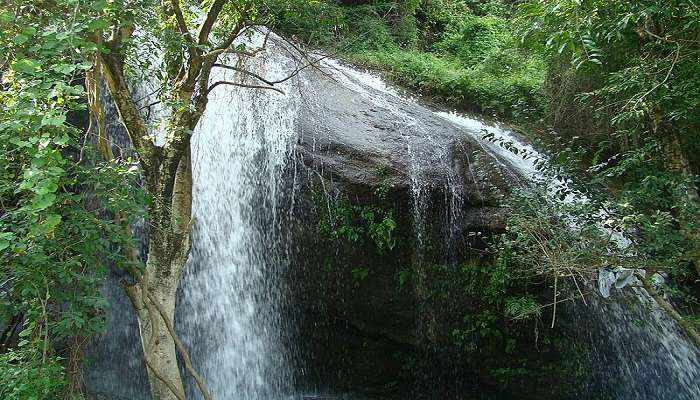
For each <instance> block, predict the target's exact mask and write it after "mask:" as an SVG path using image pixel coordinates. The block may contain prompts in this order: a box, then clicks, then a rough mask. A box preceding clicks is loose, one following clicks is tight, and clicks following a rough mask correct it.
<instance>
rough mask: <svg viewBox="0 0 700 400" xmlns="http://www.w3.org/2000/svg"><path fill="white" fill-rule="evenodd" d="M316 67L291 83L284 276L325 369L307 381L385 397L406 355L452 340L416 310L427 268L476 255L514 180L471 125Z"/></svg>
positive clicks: (407, 371) (405, 370)
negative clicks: (293, 134)
mask: <svg viewBox="0 0 700 400" xmlns="http://www.w3.org/2000/svg"><path fill="white" fill-rule="evenodd" d="M323 70H324V73H325V75H324V74H322V73H320V72H317V71H315V72H313V74H309V75H305V76H303V77H302V78H301V79H300V80H299V83H300V91H301V94H302V98H303V99H304V101H303V102H302V105H301V107H300V110H299V113H300V118H299V138H298V142H297V145H296V149H295V153H296V157H297V163H296V164H295V165H296V167H295V170H297V169H299V170H302V171H305V173H304V174H299V176H297V177H295V178H294V179H295V181H298V182H297V187H296V189H295V193H296V196H298V198H300V199H301V201H300V202H299V203H298V204H297V205H296V208H297V210H299V213H298V215H297V223H298V224H299V226H298V228H297V231H296V232H297V233H296V239H295V241H296V242H297V243H300V245H299V247H300V250H299V252H298V254H297V256H296V258H297V262H296V263H295V264H296V265H297V267H298V268H297V270H296V271H295V273H296V274H297V275H296V276H294V277H292V278H291V280H292V281H294V282H304V283H305V284H304V285H300V286H302V287H301V288H300V289H299V290H300V292H301V293H302V294H299V295H298V298H299V299H300V303H301V304H302V305H303V306H304V307H303V309H304V312H303V313H302V315H303V317H302V321H303V324H302V326H303V328H302V332H303V334H304V336H305V337H306V339H307V340H308V338H312V340H311V341H310V342H311V343H312V345H311V349H310V351H308V353H310V354H312V360H311V361H309V363H310V364H311V365H315V366H319V365H320V366H324V367H323V370H321V371H318V370H315V369H312V371H313V372H312V375H314V374H315V375H317V376H316V379H317V380H319V381H322V382H324V383H326V384H328V383H329V382H328V380H329V376H330V375H333V377H334V378H336V379H337V381H338V382H336V384H340V385H343V384H344V385H345V386H350V387H354V388H365V389H366V390H368V391H369V392H379V393H381V392H387V393H392V391H394V390H395V389H396V388H394V387H392V385H397V384H398V382H399V381H401V380H402V379H403V380H405V379H408V380H412V381H414V382H415V376H414V375H415V373H416V371H415V370H416V369H417V367H415V368H414V366H413V365H412V363H413V364H415V363H417V362H420V363H425V360H426V357H424V356H423V355H418V354H423V353H426V352H430V351H432V350H433V349H434V348H437V347H441V346H443V345H444V344H445V343H446V342H449V341H450V340H449V336H450V334H451V333H450V330H449V329H451V328H450V326H449V324H448V323H446V321H441V322H436V321H437V320H438V319H440V317H438V316H437V315H438V314H441V313H442V311H438V312H433V311H435V310H430V309H426V306H425V304H426V302H425V300H426V297H427V296H429V295H430V293H424V292H428V291H429V289H428V288H429V286H430V282H426V281H430V280H431V277H430V272H428V271H427V270H428V269H429V268H431V267H432V266H434V265H439V264H440V265H448V264H449V265H453V267H454V268H459V266H458V265H460V264H461V263H465V262H479V261H480V260H481V259H483V256H484V254H483V250H484V247H485V242H484V239H485V238H487V237H488V236H490V235H493V234H498V233H500V232H502V231H503V229H504V221H503V218H502V216H501V214H500V209H499V202H500V200H501V199H502V197H503V196H504V195H505V194H506V193H508V191H509V189H510V187H511V186H515V185H518V184H519V182H520V181H519V179H518V176H517V174H515V173H513V172H511V171H509V170H508V169H507V167H506V165H507V164H506V163H505V162H503V161H502V160H498V159H497V158H494V157H493V156H492V155H490V154H488V153H487V152H486V151H484V149H483V148H482V145H481V144H480V142H479V141H478V140H477V138H479V137H480V136H481V135H482V134H483V133H482V132H481V131H480V130H479V129H474V130H466V129H465V128H460V127H457V126H455V125H452V124H451V123H450V122H448V121H447V120H445V119H443V118H441V117H440V116H439V115H437V114H435V113H434V112H433V111H431V110H430V109H428V108H427V107H425V106H423V105H421V104H420V103H419V102H418V101H414V100H407V99H406V98H404V97H400V96H399V94H398V93H396V92H395V91H394V90H393V89H391V88H389V87H386V86H384V84H383V83H381V82H380V81H378V80H377V78H374V77H372V76H370V75H368V74H364V73H361V72H358V71H355V70H352V69H349V68H347V67H345V66H342V65H340V64H337V63H334V62H329V63H326V64H325V65H324V66H323ZM477 126H479V125H478V124H477ZM300 165H301V167H302V168H299V166H300ZM369 215H371V217H370V216H369ZM387 220H389V221H387ZM382 222H386V224H384V225H382ZM387 226H390V227H391V228H390V229H389V230H390V232H389V233H388V236H390V237H391V238H390V239H387V237H386V236H387V232H386V229H385V230H384V231H382V229H384V228H386V227H387ZM378 231H379V232H378ZM382 232H383V234H384V237H382ZM387 241H390V242H391V243H392V246H387V245H386V243H385V242H387ZM453 286H454V285H453ZM445 290H451V291H454V292H455V293H457V292H458V291H459V288H457V287H451V288H447V289H445ZM446 314H449V313H446ZM458 315H460V314H459V312H455V313H454V316H458ZM454 316H452V317H454ZM452 317H450V318H452ZM431 320H432V322H431ZM416 358H420V359H421V360H422V361H420V360H418V361H417V360H416ZM438 358H439V357H438ZM443 361H444V360H443ZM443 367H444V368H445V369H449V368H452V367H454V365H452V366H450V365H444V366H443ZM470 383H471V382H467V383H466V384H470ZM438 396H440V395H438Z"/></svg>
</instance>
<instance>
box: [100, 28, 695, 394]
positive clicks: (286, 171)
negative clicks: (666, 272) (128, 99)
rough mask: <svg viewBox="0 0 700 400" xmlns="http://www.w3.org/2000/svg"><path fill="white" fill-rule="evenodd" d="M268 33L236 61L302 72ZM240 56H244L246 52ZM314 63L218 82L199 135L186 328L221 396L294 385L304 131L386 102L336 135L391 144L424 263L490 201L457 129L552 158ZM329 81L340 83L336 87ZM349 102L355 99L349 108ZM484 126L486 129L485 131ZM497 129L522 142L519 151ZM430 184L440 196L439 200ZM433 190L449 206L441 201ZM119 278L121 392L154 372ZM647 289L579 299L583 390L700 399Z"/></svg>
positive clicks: (514, 172)
mask: <svg viewBox="0 0 700 400" xmlns="http://www.w3.org/2000/svg"><path fill="white" fill-rule="evenodd" d="M272 39H273V40H270V41H269V42H268V43H267V45H268V48H267V49H266V50H265V51H263V52H261V54H259V55H258V56H257V57H255V58H250V59H247V60H246V61H245V65H243V66H242V67H244V68H245V69H247V70H249V71H251V72H254V73H255V74H257V75H260V76H264V77H265V78H267V79H269V80H276V79H281V78H284V77H286V76H288V75H289V74H290V73H292V72H293V71H295V69H296V68H298V67H299V65H300V64H299V62H300V61H299V57H298V54H295V51H294V50H291V49H290V48H288V47H287V46H286V45H285V44H284V42H283V41H282V40H278V39H275V38H274V37H272ZM250 41H251V45H252V47H255V46H256V45H259V44H260V43H261V41H262V35H261V34H256V35H254V37H253V38H251V39H250ZM230 61H232V63H234V64H235V62H236V61H237V60H230ZM319 68H320V69H322V70H323V71H318V70H316V69H315V68H307V69H305V70H304V71H302V72H301V73H300V74H299V75H298V76H296V77H295V78H293V79H289V80H287V81H285V82H283V83H281V84H278V85H276V87H277V88H278V89H280V90H282V91H283V92H284V93H285V94H284V95H283V94H280V93H277V92H274V91H271V90H252V89H249V88H243V87H235V86H230V85H220V86H217V87H216V89H215V90H213V91H212V92H211V94H210V100H209V103H208V106H207V110H206V112H205V114H204V116H203V117H202V119H201V121H200V123H199V125H198V126H197V128H196V130H195V132H194V134H193V139H192V160H193V216H194V224H193V247H192V252H191V255H190V259H189V261H188V264H187V267H186V270H185V274H184V276H183V279H182V282H181V286H180V293H179V297H178V304H177V310H176V313H177V315H176V329H177V330H178V332H179V333H180V335H181V337H182V339H183V341H184V343H185V345H186V347H187V348H188V349H189V352H190V355H191V357H192V361H193V363H194V365H195V367H196V369H197V370H198V371H199V372H200V373H201V374H202V375H203V377H204V379H205V381H206V382H207V384H208V386H209V388H210V390H211V392H212V396H213V398H214V399H217V400H229V399H231V400H263V399H264V400H277V399H286V398H290V397H294V396H296V395H298V393H295V387H296V386H297V385H296V384H297V382H296V380H297V379H298V375H299V374H298V373H296V371H295V368H297V360H296V359H297V358H298V357H297V356H298V355H296V354H294V351H293V350H292V349H291V348H294V347H295V346H296V344H295V343H292V344H291V345H290V344H289V342H290V340H291V337H292V334H290V332H293V331H294V329H295V326H294V323H295V321H294V315H290V313H289V312H288V311H289V309H291V308H293V306H294V305H293V304H290V303H289V302H291V301H293V300H292V299H289V296H287V295H286V294H287V286H286V285H287V283H286V281H285V276H286V274H287V272H288V271H289V270H290V269H292V268H293V267H294V266H293V265H292V263H293V262H294V258H293V257H292V256H290V254H291V253H293V250H292V247H293V239H294V238H293V237H292V236H291V235H290V234H289V233H287V230H286V228H287V227H286V226H285V224H286V222H287V220H286V218H288V217H289V216H290V215H292V214H293V211H294V206H295V204H294V196H295V193H294V188H295V186H296V184H297V183H296V171H297V169H298V168H300V167H299V166H298V165H297V163H298V161H297V160H298V158H299V157H298V155H297V154H295V151H296V149H297V148H298V146H300V145H299V144H298V143H300V142H301V141H302V140H303V139H304V138H303V137H302V136H303V135H304V134H309V135H311V134H313V135H315V136H314V138H313V143H314V144H313V149H311V152H312V153H313V154H312V155H313V156H314V157H316V156H318V157H319V158H320V157H322V154H320V153H322V152H323V151H324V150H323V149H322V148H321V147H318V148H317V147H316V140H318V141H319V142H320V143H321V142H322V139H323V136H324V135H325V134H326V133H327V132H324V131H323V130H324V129H326V128H327V129H332V128H334V127H337V126H339V125H340V126H342V125H343V124H350V123H352V121H353V120H352V118H353V113H356V112H368V113H372V112H375V111H376V112H377V113H378V114H377V115H380V116H382V117H384V118H383V119H382V120H377V121H373V123H376V124H377V125H381V129H379V130H380V131H381V132H382V133H384V134H385V135H386V137H384V138H380V139H377V138H367V137H359V136H352V137H351V135H349V134H348V135H347V136H345V137H343V138H342V139H343V140H347V142H348V143H350V144H352V145H353V146H355V147H352V149H353V150H356V149H360V151H365V152H366V153H367V154H370V155H374V154H379V155H381V156H382V157H384V158H382V159H387V160H389V161H391V162H392V163H394V164H392V165H390V167H392V168H397V169H400V170H401V173H402V174H405V175H406V177H407V180H408V182H409V186H410V196H411V197H412V199H411V200H412V213H413V229H414V235H415V244H416V246H415V247H416V249H415V251H416V253H417V254H416V259H417V260H418V261H419V262H420V259H421V257H423V253H424V252H425V251H428V250H427V247H428V246H427V243H426V242H427V240H428V238H430V237H435V235H434V232H435V229H436V228H440V229H441V232H440V234H442V235H444V236H443V237H442V239H444V240H442V242H441V243H438V244H437V245H436V246H438V248H437V249H433V250H431V251H434V252H436V253H440V254H444V257H445V260H446V262H448V261H450V260H451V259H452V258H454V257H455V256H454V255H453V254H452V253H456V252H458V249H455V247H457V245H458V244H457V243H458V242H457V240H456V237H457V236H458V234H459V227H460V226H461V223H462V219H463V218H464V216H463V215H462V213H463V211H464V209H465V203H466V202H467V201H469V202H471V203H478V202H479V200H480V196H481V194H480V193H467V192H466V191H465V179H471V180H473V181H474V182H476V181H477V175H478V173H479V171H474V170H472V163H471V160H469V161H468V162H467V165H466V166H460V165H457V164H456V163H455V161H454V153H455V152H459V151H461V150H460V149H459V148H458V149H456V150H455V148H453V147H452V146H453V144H454V143H455V138H461V137H468V138H471V139H472V140H474V141H476V143H478V146H480V147H481V149H482V150H483V152H484V153H486V154H488V155H490V156H491V162H493V163H494V164H498V165H499V166H500V167H501V168H500V170H501V171H503V172H504V173H506V174H509V178H510V181H511V182H519V183H522V185H523V186H525V185H527V184H530V183H532V182H542V181H543V180H544V179H545V177H544V175H542V174H541V173H540V171H539V169H538V168H537V166H538V163H546V162H547V159H546V157H545V156H544V155H542V154H539V153H538V152H537V151H536V150H535V149H534V148H533V147H532V146H529V145H528V144H526V143H523V142H522V141H521V140H519V139H518V138H517V137H516V136H515V135H514V134H513V133H511V132H510V131H508V130H507V129H502V128H500V127H499V126H496V125H489V124H485V123H483V122H481V121H478V120H476V119H472V118H468V117H464V116H461V115H458V114H455V113H444V112H432V111H430V110H429V109H427V108H426V107H424V106H422V105H421V102H420V101H419V100H418V99H415V98H410V97H408V96H405V95H403V94H401V93H399V92H398V91H396V90H394V89H393V88H391V87H390V86H389V85H387V84H385V83H384V82H383V80H382V79H381V78H379V77H378V76H376V75H373V74H370V73H367V72H363V71H359V70H357V69H354V68H351V67H348V66H345V65H343V64H341V63H339V62H337V61H334V60H332V59H324V60H323V61H321V62H320V63H319ZM211 80H212V82H216V81H223V80H225V81H235V82H242V83H248V84H259V83H260V82H259V81H256V80H255V78H254V77H253V76H251V75H245V74H241V73H237V72H234V71H230V70H223V69H218V68H215V70H214V71H213V73H212V77H211ZM331 86H333V87H334V88H335V89H334V90H328V88H329V87H331ZM344 102H345V103H344ZM347 104H357V105H359V106H358V107H357V109H351V110H345V109H344V108H343V107H345V106H347ZM360 106H361V107H360ZM358 110H360V111H358ZM343 113H345V114H343ZM364 118H365V120H368V119H371V118H373V116H372V115H370V116H367V115H365V117H364ZM113 120H115V119H113ZM326 121H335V122H334V123H336V125H333V123H328V122H326ZM338 121H340V122H338ZM363 122H364V121H363ZM353 128H356V129H355V130H352V129H348V132H351V133H353V134H354V133H356V132H360V131H361V130H362V129H366V128H367V126H365V125H361V124H358V125H357V126H356V127H353ZM304 129H306V130H304ZM366 130H367V131H368V132H370V134H371V133H376V132H375V131H369V130H368V129H366ZM309 132H310V133H309ZM485 134H488V135H489V136H490V137H491V138H492V140H488V139H484V136H485ZM494 139H495V140H494ZM499 141H501V142H509V143H512V145H513V146H515V148H516V149H517V150H518V152H517V154H516V153H515V152H512V151H509V150H507V149H505V148H504V147H503V146H501V145H499V144H498V142H499ZM342 144H345V143H341V145H342ZM319 146H321V144H319ZM338 147H340V146H338ZM348 147H350V146H348ZM341 150H343V149H339V148H333V149H331V148H330V146H329V148H328V149H327V151H329V152H330V151H338V152H340V151H341ZM392 152H395V153H396V154H393V153H392ZM464 152H465V153H468V152H467V151H466V149H465V150H464ZM524 155H526V157H524ZM471 156H472V155H471V154H465V157H467V158H468V157H471ZM364 172H366V171H364ZM436 182H437V183H436ZM544 182H545V183H544V184H546V185H547V187H548V188H549V190H550V191H551V192H557V191H558V190H561V189H562V188H566V187H568V184H569V183H568V182H567V180H566V179H562V180H548V181H547V180H545V181H544ZM431 185H432V186H431ZM474 186H478V185H474ZM290 188H291V189H290ZM436 194H438V195H440V196H444V198H437V199H436ZM436 205H439V206H440V207H442V208H441V209H439V210H436ZM436 216H437V217H436ZM311 251H313V249H312V250H311ZM115 282H116V279H115ZM115 282H112V284H114V283H115ZM115 288H116V286H114V285H112V286H109V288H108V290H106V291H105V293H106V294H107V296H108V297H109V298H110V299H111V304H112V308H113V309H112V310H111V311H110V314H109V320H108V325H109V326H110V330H109V333H108V335H107V336H106V337H105V339H104V340H103V342H104V343H103V347H105V348H106V350H102V353H103V354H99V355H98V356H99V357H102V358H105V360H107V359H108V360H114V361H115V362H116V363H119V365H104V364H111V363H107V362H105V361H104V360H102V361H101V363H100V367H99V368H100V369H101V371H108V372H105V373H104V376H107V377H115V378H114V380H115V382H116V381H117V380H118V379H121V380H122V382H121V385H119V384H116V383H113V382H109V384H108V385H107V384H102V386H109V388H105V389H103V391H104V392H105V393H106V392H109V391H111V392H112V393H119V395H121V396H123V397H125V398H134V399H135V398H141V396H143V397H145V396H146V395H145V394H143V393H144V392H145V391H146V390H145V389H144V390H136V389H134V390H126V389H124V388H125V387H126V386H129V385H132V386H134V387H135V386H137V384H136V381H137V380H140V383H141V386H144V385H145V383H144V382H143V379H144V376H143V375H145V374H133V373H127V372H128V371H129V369H130V368H131V369H137V368H139V367H140V366H142V361H139V360H137V358H138V357H137V356H136V355H135V354H136V353H138V351H139V350H138V344H137V343H136V342H135V340H133V338H135V337H137V336H136V335H137V332H136V327H135V321H134V320H133V315H131V314H130V313H126V312H123V311H124V310H123V309H116V307H128V305H127V304H126V302H125V301H124V296H123V294H121V292H119V291H118V290H113V289H115ZM648 300H649V297H648V296H647V295H646V294H645V293H644V292H643V290H642V289H638V290H637V291H636V292H635V293H630V294H628V295H624V293H618V295H617V296H613V298H612V299H602V298H600V299H598V298H596V299H594V300H593V299H592V301H589V304H588V306H584V305H582V304H576V305H575V306H572V307H570V311H571V314H572V321H573V323H572V326H574V328H575V329H580V331H581V332H576V333H575V334H579V333H580V334H581V335H586V336H587V337H588V340H589V342H590V344H591V346H592V348H593V349H595V351H593V352H592V353H591V354H590V355H589V356H590V357H591V362H592V365H593V366H594V367H595V368H600V369H601V370H602V371H604V374H601V376H599V377H596V379H595V381H593V382H591V384H590V385H589V387H588V388H587V389H588V390H589V392H588V393H585V394H582V396H581V397H583V398H602V397H603V396H609V395H613V396H615V397H614V398H616V399H622V400H627V399H630V400H631V399H633V398H644V399H652V398H653V399H680V400H686V399H687V400H690V399H697V398H700V388H699V387H698V385H697V384H696V383H697V382H699V381H700V365H698V359H699V357H698V356H699V355H700V354H699V353H698V350H697V349H695V347H693V345H692V344H691V343H689V342H688V340H687V339H686V338H685V337H684V336H683V334H682V332H681V331H680V330H679V329H678V328H677V326H676V325H675V323H674V322H673V321H672V320H671V319H670V318H669V317H668V316H667V315H666V314H664V313H663V312H662V311H661V310H659V309H658V307H657V306H656V305H655V304H654V303H653V302H650V301H648ZM129 311H130V310H129ZM127 314H128V315H127ZM129 315H131V317H129ZM125 320H126V321H127V322H124V321H125ZM639 321H641V323H640V322H639ZM126 338H131V339H128V340H127V339H126ZM296 347H298V346H296ZM120 348H126V349H127V350H124V354H125V356H124V357H107V356H105V355H104V353H105V352H106V353H108V354H109V353H110V352H116V351H117V350H116V349H120ZM126 355H128V356H126ZM137 361H139V362H137ZM127 364H128V365H127ZM110 368H111V369H110ZM125 371H127V372H125ZM98 375H99V374H93V375H91V377H90V381H91V382H96V381H99V380H100V376H98ZM135 375H138V377H135ZM603 375H604V376H603ZM183 376H187V374H186V373H183ZM132 379H133V381H132ZM186 379H187V380H188V382H187V390H188V395H189V397H188V398H200V396H199V394H198V393H197V391H196V388H195V386H194V385H193V383H192V382H191V381H189V380H190V378H186ZM103 380H104V378H103ZM127 380H128V381H127ZM91 385H92V386H93V387H97V386H99V384H97V383H92V384H91ZM118 386H122V388H121V389H120V388H119V387H118ZM142 389H143V388H142ZM117 397H118V395H116V394H115V395H114V397H108V398H114V399H116V398H117ZM307 398H314V397H313V396H311V395H310V397H307Z"/></svg>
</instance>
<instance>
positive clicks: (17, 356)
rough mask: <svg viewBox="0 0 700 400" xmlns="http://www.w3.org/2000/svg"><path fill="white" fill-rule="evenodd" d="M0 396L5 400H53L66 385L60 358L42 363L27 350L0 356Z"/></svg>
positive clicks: (8, 352) (10, 351)
mask: <svg viewBox="0 0 700 400" xmlns="http://www.w3.org/2000/svg"><path fill="white" fill-rule="evenodd" d="M0 365H2V367H1V368H0V397H2V398H3V399H5V400H55V399H57V398H60V397H61V394H62V392H63V390H64V389H65V386H66V379H65V372H64V368H63V366H62V365H61V363H60V359H58V358H55V357H51V358H48V359H45V360H42V358H41V357H40V356H37V355H36V354H35V353H32V352H28V351H23V350H20V351H15V350H9V351H7V352H5V353H1V354H0Z"/></svg>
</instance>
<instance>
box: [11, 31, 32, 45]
mask: <svg viewBox="0 0 700 400" xmlns="http://www.w3.org/2000/svg"><path fill="white" fill-rule="evenodd" d="M27 40H29V37H28V36H27V35H23V34H21V33H18V34H16V35H15V39H14V42H15V44H18V45H19V44H24V43H26V42H27Z"/></svg>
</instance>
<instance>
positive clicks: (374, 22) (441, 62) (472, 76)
mask: <svg viewBox="0 0 700 400" xmlns="http://www.w3.org/2000/svg"><path fill="white" fill-rule="evenodd" d="M366 3H368V4H363V5H358V6H350V7H348V6H341V5H339V4H337V3H336V2H334V1H321V2H307V3H294V5H293V6H294V7H296V8H295V9H293V10H290V9H288V8H287V9H286V10H288V12H287V13H285V12H283V10H285V8H283V7H278V8H275V7H274V6H271V7H272V8H273V10H275V11H277V12H278V13H279V18H278V21H277V24H278V26H279V29H281V30H282V31H284V32H287V33H291V34H294V35H295V36H296V37H298V38H301V39H302V40H303V41H305V42H307V43H309V44H310V45H312V46H324V47H328V48H332V49H333V50H331V51H334V52H339V55H341V57H346V58H347V59H348V60H349V61H352V62H355V63H360V64H364V65H366V66H369V67H373V68H378V69H380V70H382V71H384V72H385V73H386V74H387V75H388V76H389V77H390V78H392V79H393V80H394V81H396V82H397V83H400V84H403V85H405V86H408V87H410V88H414V89H417V90H419V91H420V92H421V93H423V94H425V95H429V96H432V97H435V98H436V99H438V100H440V101H441V102H444V103H446V104H449V105H455V106H459V107H463V108H466V109H469V110H473V111H479V112H482V113H488V114H495V115H498V116H508V117H513V118H517V119H518V120H521V121H522V122H523V123H525V121H528V120H537V119H538V118H539V117H540V116H541V114H542V111H543V104H542V102H541V96H540V94H541V88H542V82H543V80H544V69H545V68H544V62H543V59H542V58H541V57H539V56H537V55H536V54H534V53H529V52H527V51H525V50H524V49H521V48H520V47H519V46H518V43H519V38H518V37H517V36H516V35H515V33H514V32H512V31H511V29H510V28H509V21H508V19H507V12H506V9H505V7H503V6H502V5H500V4H499V3H498V2H461V1H446V0H430V1H421V2H417V1H408V2H403V1H400V2H392V1H375V2H366ZM273 4H274V2H273ZM407 13H412V14H411V15H406V14H407ZM299 15H303V16H312V15H313V16H314V20H313V23H308V22H307V21H308V20H307V19H305V18H301V19H300V18H299ZM409 18H410V19H411V20H412V21H413V22H411V23H407V22H406V20H407V19H409ZM407 27H410V28H407ZM407 31H410V32H411V33H406V32H407ZM406 35H408V36H410V37H415V39H406V37H405V36H406Z"/></svg>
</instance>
